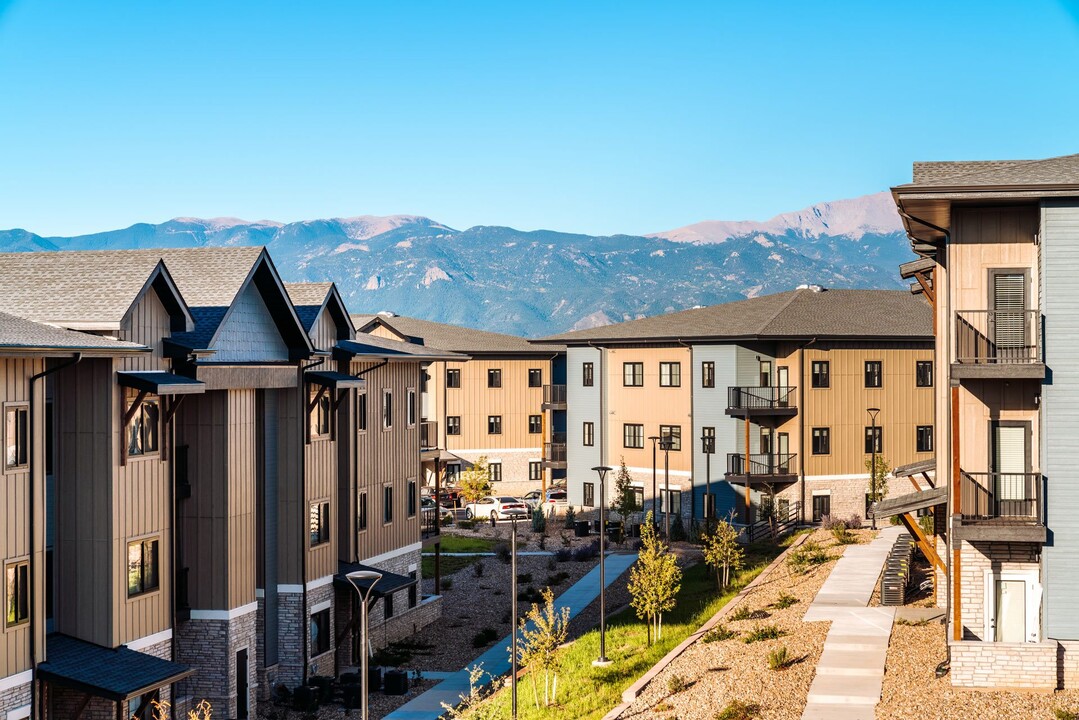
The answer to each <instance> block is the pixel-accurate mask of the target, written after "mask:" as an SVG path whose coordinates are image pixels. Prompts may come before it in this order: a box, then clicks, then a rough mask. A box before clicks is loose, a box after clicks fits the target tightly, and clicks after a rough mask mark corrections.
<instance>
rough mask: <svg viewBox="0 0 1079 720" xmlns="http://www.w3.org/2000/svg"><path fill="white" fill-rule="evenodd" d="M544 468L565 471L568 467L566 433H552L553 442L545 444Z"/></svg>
mask: <svg viewBox="0 0 1079 720" xmlns="http://www.w3.org/2000/svg"><path fill="white" fill-rule="evenodd" d="M541 464H542V466H543V467H547V468H555V469H559V470H560V469H563V468H565V467H566V433H552V434H551V442H545V443H543V462H542V463H541Z"/></svg>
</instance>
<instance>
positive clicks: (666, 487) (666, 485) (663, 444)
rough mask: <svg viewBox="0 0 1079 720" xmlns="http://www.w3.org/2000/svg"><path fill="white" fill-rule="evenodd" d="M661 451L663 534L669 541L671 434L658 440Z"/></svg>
mask: <svg viewBox="0 0 1079 720" xmlns="http://www.w3.org/2000/svg"><path fill="white" fill-rule="evenodd" d="M659 447H660V449H661V450H662V451H663V496H664V497H663V535H664V537H666V538H667V542H670V541H671V436H670V435H664V436H663V439H662V440H660V441H659Z"/></svg>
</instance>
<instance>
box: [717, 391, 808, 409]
mask: <svg viewBox="0 0 1079 720" xmlns="http://www.w3.org/2000/svg"><path fill="white" fill-rule="evenodd" d="M796 389H797V388H794V387H791V386H789V385H784V386H771V387H754V386H740V387H728V388H727V412H728V413H730V414H740V413H742V412H747V411H748V412H782V413H785V412H794V411H795V409H796V405H795V399H796V398H797V395H796V394H795V392H794V391H795V390H796Z"/></svg>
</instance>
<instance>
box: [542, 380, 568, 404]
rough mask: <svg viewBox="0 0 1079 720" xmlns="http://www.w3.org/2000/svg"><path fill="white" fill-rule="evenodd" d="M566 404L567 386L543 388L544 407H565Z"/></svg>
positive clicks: (545, 386)
mask: <svg viewBox="0 0 1079 720" xmlns="http://www.w3.org/2000/svg"><path fill="white" fill-rule="evenodd" d="M565 403H566V386H565V385H544V386H543V404H544V405H565Z"/></svg>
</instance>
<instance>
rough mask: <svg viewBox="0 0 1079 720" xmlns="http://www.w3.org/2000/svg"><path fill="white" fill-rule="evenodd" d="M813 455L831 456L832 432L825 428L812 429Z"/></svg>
mask: <svg viewBox="0 0 1079 720" xmlns="http://www.w3.org/2000/svg"><path fill="white" fill-rule="evenodd" d="M813 454H814V455H831V454H832V430H831V428H826V427H815V428H813Z"/></svg>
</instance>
